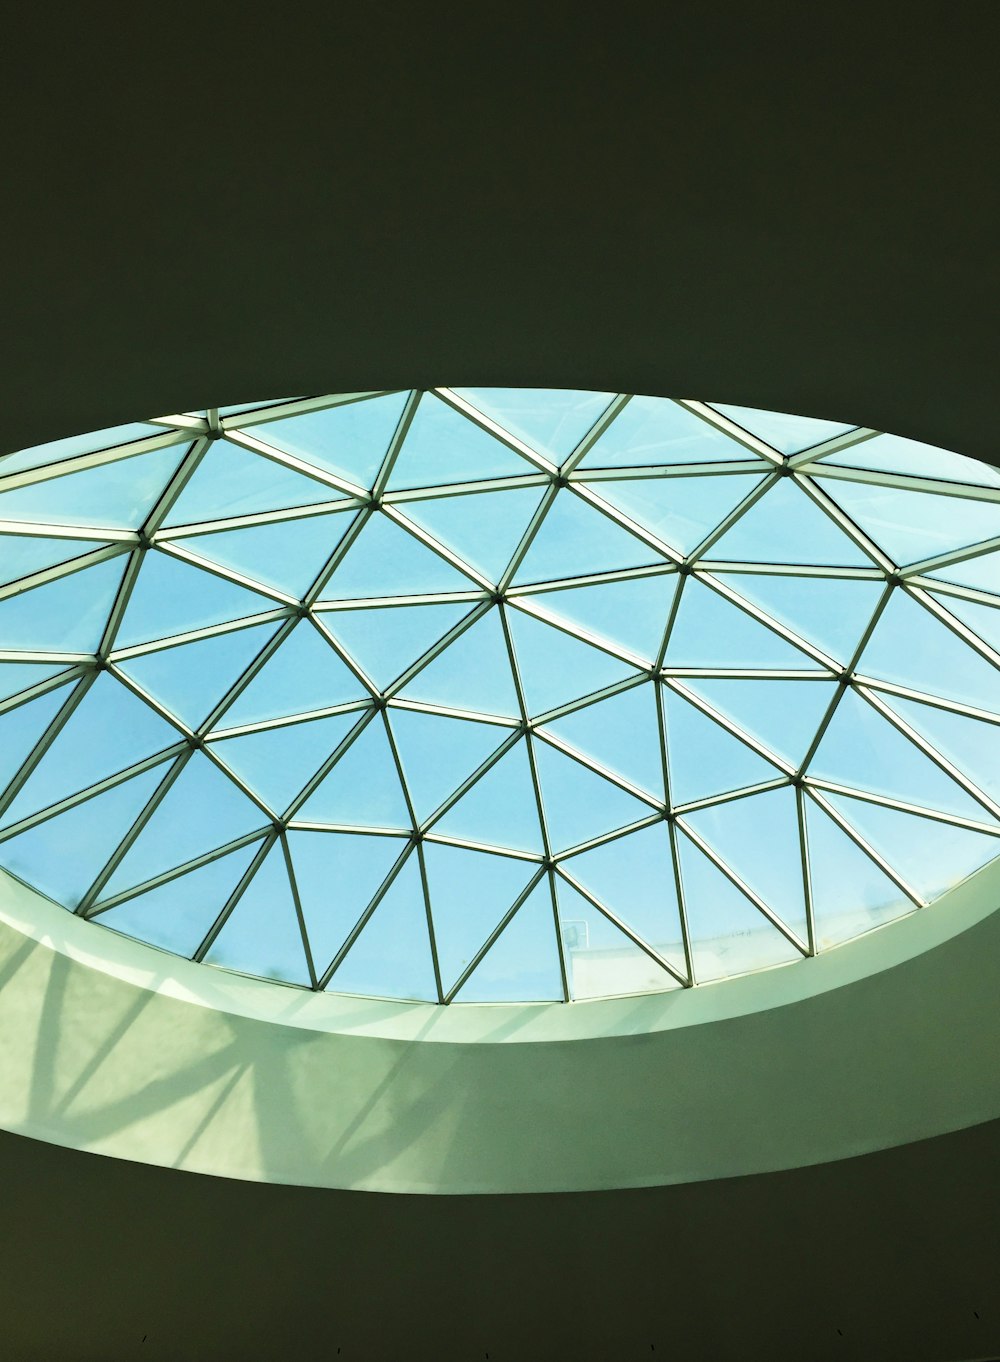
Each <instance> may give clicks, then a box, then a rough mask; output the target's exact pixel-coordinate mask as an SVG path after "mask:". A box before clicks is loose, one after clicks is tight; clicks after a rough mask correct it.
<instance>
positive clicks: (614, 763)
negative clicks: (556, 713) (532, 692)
mask: <svg viewBox="0 0 1000 1362" xmlns="http://www.w3.org/2000/svg"><path fill="white" fill-rule="evenodd" d="M545 727H546V729H548V730H549V731H551V732H552V733H554V734H555V735H556V737H558V738H562V739H563V741H564V742H568V743H569V744H570V745H571V746H573V747H575V748H576V750H577V751H578V752H581V753H582V754H583V755H584V756H586V757H592V758H593V759H594V760H595V761H596V762H597V763H598V765H600V766H606V767H607V768H608V769H609V770H611V771H614V772H615V773H616V774H617V775H620V776H624V777H625V779H626V780H627V781H629V782H630V783H631V784H633V785H638V786H639V787H640V788H641V789H643V790H645V791H646V792H647V793H648V794H651V795H652V796H653V798H654V799H658V800H662V799H663V762H662V759H661V754H660V730H659V722H658V719H657V714H656V696H655V694H654V691H653V686H652V683H651V682H644V683H643V684H641V685H638V686H633V687H632V689H631V690H625V691H622V692H621V693H620V694H618V695H612V696H611V697H610V698H609V699H607V700H598V701H597V702H596V703H595V704H592V705H585V706H584V707H583V708H582V709H575V710H573V712H572V713H570V714H566V715H564V716H563V717H562V718H561V719H555V720H554V721H553V722H552V723H551V724H546V726H545ZM543 731H544V730H543Z"/></svg>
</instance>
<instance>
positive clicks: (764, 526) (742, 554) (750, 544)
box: [706, 478, 872, 567]
mask: <svg viewBox="0 0 1000 1362" xmlns="http://www.w3.org/2000/svg"><path fill="white" fill-rule="evenodd" d="M706 557H707V558H708V559H710V560H714V561H716V562H730V563H735V562H741V561H743V562H747V563H802V564H804V565H806V566H808V565H809V564H814V565H818V566H822V567H871V566H872V559H870V558H869V557H868V555H867V554H865V553H862V551H861V550H860V549H859V548H858V547H857V545H856V544H855V543H854V542H853V540H851V539H848V537H847V535H846V534H845V533H844V531H843V530H842V529H841V528H840V527H839V526H838V525H837V524H836V523H835V522H834V521H833V520H832V519H831V518H830V517H829V516H828V515H827V514H826V512H825V511H821V510H820V509H819V507H818V506H817V505H816V503H815V502H814V501H812V500H811V499H810V498H809V496H808V495H807V494H806V493H805V492H803V491H802V489H801V488H800V487H798V486H797V485H796V483H795V482H794V481H793V480H792V479H791V478H781V479H779V481H778V482H776V483H774V484H773V486H771V487H769V488H768V490H767V491H766V492H765V493H764V495H763V496H762V497H761V498H760V500H759V501H757V502H755V503H754V505H753V506H751V507H750V509H749V510H748V511H745V512H744V514H743V515H741V516H740V518H739V520H737V522H736V524H735V525H733V526H732V527H731V528H730V529H728V530H727V531H726V533H725V534H724V535H721V536H720V537H719V539H718V540H717V541H716V542H715V543H714V544H713V545H712V547H711V548H710V549H709V551H708V553H707V555H706Z"/></svg>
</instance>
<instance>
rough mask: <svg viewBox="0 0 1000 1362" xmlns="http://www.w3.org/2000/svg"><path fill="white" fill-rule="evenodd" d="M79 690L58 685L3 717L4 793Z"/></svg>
mask: <svg viewBox="0 0 1000 1362" xmlns="http://www.w3.org/2000/svg"><path fill="white" fill-rule="evenodd" d="M74 689H75V688H74V687H73V686H57V687H56V689H55V690H50V691H48V692H47V693H46V694H45V695H40V696H39V697H38V699H37V700H29V701H28V702H27V704H24V705H18V707H17V708H16V709H9V710H7V711H6V712H5V713H4V714H0V793H2V791H3V790H5V789H6V787H7V785H8V784H9V782H10V780H11V779H12V778H13V777H14V776H15V775H17V773H18V771H19V770H20V769H21V767H22V765H23V764H24V761H25V759H26V758H27V757H28V756H30V754H31V753H32V752H33V751H34V749H35V744H36V743H37V742H38V740H39V738H40V737H41V736H42V734H43V733H44V732H45V730H46V729H47V728H48V726H49V724H50V723H51V722H52V720H53V719H54V718H55V717H56V715H57V714H58V712H59V710H60V709H61V708H62V707H63V705H64V704H65V703H66V701H67V700H68V699H69V697H70V695H71V694H72V692H73V690H74Z"/></svg>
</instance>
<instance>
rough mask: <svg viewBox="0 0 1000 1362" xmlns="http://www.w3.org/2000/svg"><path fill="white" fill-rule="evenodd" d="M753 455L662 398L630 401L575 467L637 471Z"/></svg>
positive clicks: (680, 407)
mask: <svg viewBox="0 0 1000 1362" xmlns="http://www.w3.org/2000/svg"><path fill="white" fill-rule="evenodd" d="M753 457H754V456H753V455H752V454H751V453H750V451H749V450H748V449H746V448H745V447H744V446H743V445H741V444H739V443H738V442H737V441H736V440H732V439H730V438H729V436H728V435H724V434H723V433H722V431H721V430H718V429H717V428H716V427H715V426H710V425H709V424H708V422H707V421H703V420H702V419H701V417H700V416H695V414H694V413H693V412H690V411H688V410H687V408H685V407H682V406H681V405H680V403H678V402H670V401H668V400H667V399H666V398H663V397H633V398H632V400H631V402H629V404H628V406H627V407H626V408H625V410H624V411H622V412H620V413H619V414H618V416H616V417H615V419H614V421H612V423H611V425H610V426H609V427H608V429H607V430H606V431H605V432H604V434H603V435H602V436H601V438H600V439H599V440H598V441H597V443H596V444H595V445H594V446H593V447H592V448H591V449H590V450H589V452H588V453H587V454H585V455H584V457H583V458H582V459H581V460H580V463H579V465H578V467H580V468H629V467H632V468H640V467H645V466H647V465H650V464H663V463H671V464H672V463H710V462H713V461H716V460H719V459H752V458H753Z"/></svg>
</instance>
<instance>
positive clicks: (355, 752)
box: [296, 719, 412, 832]
mask: <svg viewBox="0 0 1000 1362" xmlns="http://www.w3.org/2000/svg"><path fill="white" fill-rule="evenodd" d="M296 817H298V818H301V819H302V820H303V821H304V822H307V823H308V822H313V823H339V824H344V825H346V826H349V827H356V828H357V827H360V828H400V829H402V830H403V831H404V832H408V831H409V830H410V828H411V826H412V825H411V823H410V815H409V813H408V812H407V808H406V800H405V799H404V798H403V790H402V787H401V786H400V783H399V773H398V771H397V770H396V762H395V760H394V758H393V755H392V749H391V748H390V746H389V740H388V738H387V737H386V733H385V728H384V727H383V724H382V721H381V720H380V719H375V720H374V721H373V722H371V723H369V724H368V727H367V728H366V729H365V730H364V732H363V733H361V734H360V736H359V737H358V738H356V739H355V741H354V742H353V743H352V744H351V746H350V747H349V748H348V749H347V751H346V752H345V753H344V754H343V756H342V757H341V758H340V760H339V761H338V762H337V764H336V766H334V768H333V770H332V771H331V772H330V774H329V775H328V776H327V777H326V778H325V779H324V780H323V782H322V783H321V784H320V785H319V786H318V787H317V788H316V790H314V791H313V793H312V794H311V795H310V796H309V798H308V799H307V800H306V802H305V804H304V805H303V806H302V808H301V809H300V810H299V812H298V814H297V815H296Z"/></svg>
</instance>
